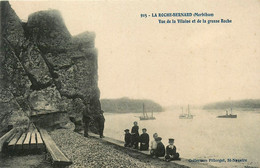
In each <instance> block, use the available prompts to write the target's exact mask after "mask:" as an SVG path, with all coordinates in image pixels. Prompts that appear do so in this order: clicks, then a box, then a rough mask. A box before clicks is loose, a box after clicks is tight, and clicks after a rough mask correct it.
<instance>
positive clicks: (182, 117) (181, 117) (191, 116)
mask: <svg viewBox="0 0 260 168" xmlns="http://www.w3.org/2000/svg"><path fill="white" fill-rule="evenodd" d="M181 109H182V113H181V114H180V115H179V119H193V115H192V114H191V113H190V106H189V105H188V109H187V113H183V107H182V108H181Z"/></svg>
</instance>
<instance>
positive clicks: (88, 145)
mask: <svg viewBox="0 0 260 168" xmlns="http://www.w3.org/2000/svg"><path fill="white" fill-rule="evenodd" d="M50 135H51V137H52V138H53V140H54V141H55V143H56V144H57V145H58V146H59V148H60V149H61V150H62V151H63V153H64V154H65V155H66V156H67V157H68V158H69V159H71V160H72V162H73V164H72V165H71V166H69V167H70V168H76V167H77V168H78V167H140V168H144V167H156V168H157V167H158V168H160V167H161V168H165V167H166V168H167V167H169V168H170V167H171V168H175V167H176V168H184V167H186V166H182V165H178V164H175V163H172V162H165V161H162V160H160V159H153V158H151V157H149V156H147V155H144V154H142V153H139V152H136V151H131V150H127V149H122V148H119V147H117V146H114V145H109V144H108V143H107V142H106V141H103V140H101V139H96V138H85V137H83V136H82V135H80V134H78V133H75V132H72V131H70V130H66V129H58V130H55V131H52V132H50Z"/></svg>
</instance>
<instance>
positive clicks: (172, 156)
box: [165, 138, 180, 162]
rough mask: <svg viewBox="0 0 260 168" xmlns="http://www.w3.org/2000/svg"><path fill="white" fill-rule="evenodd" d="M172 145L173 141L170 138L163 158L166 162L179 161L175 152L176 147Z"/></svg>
mask: <svg viewBox="0 0 260 168" xmlns="http://www.w3.org/2000/svg"><path fill="white" fill-rule="evenodd" d="M173 143H174V139H172V138H170V139H169V145H168V146H167V147H166V156H165V160H166V161H167V162H169V161H171V160H180V158H179V157H180V155H179V153H177V152H176V150H177V149H176V146H175V145H173Z"/></svg>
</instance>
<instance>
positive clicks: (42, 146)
mask: <svg viewBox="0 0 260 168" xmlns="http://www.w3.org/2000/svg"><path fill="white" fill-rule="evenodd" d="M35 136H36V140H37V148H39V149H44V144H43V141H42V137H41V135H40V133H39V132H38V131H37V132H36V133H35Z"/></svg>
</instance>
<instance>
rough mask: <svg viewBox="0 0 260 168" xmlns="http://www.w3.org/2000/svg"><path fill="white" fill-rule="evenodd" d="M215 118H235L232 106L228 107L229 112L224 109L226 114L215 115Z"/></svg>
mask: <svg viewBox="0 0 260 168" xmlns="http://www.w3.org/2000/svg"><path fill="white" fill-rule="evenodd" d="M217 118H237V115H236V114H232V108H231V109H230V114H228V111H227V110H226V115H221V116H217Z"/></svg>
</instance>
